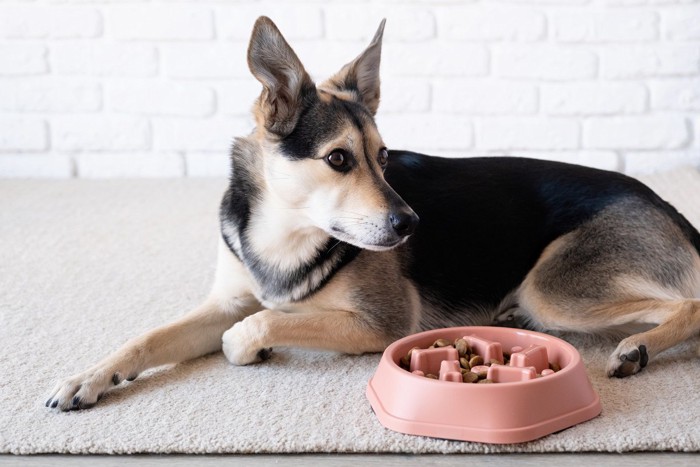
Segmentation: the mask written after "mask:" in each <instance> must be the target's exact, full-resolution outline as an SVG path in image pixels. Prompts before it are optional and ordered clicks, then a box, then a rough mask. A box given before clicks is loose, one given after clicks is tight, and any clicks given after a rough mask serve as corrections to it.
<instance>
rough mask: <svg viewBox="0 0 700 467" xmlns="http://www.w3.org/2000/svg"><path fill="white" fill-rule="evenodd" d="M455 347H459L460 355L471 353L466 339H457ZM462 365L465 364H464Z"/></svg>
mask: <svg viewBox="0 0 700 467" xmlns="http://www.w3.org/2000/svg"><path fill="white" fill-rule="evenodd" d="M455 349H457V353H458V354H459V356H460V357H464V356H465V355H467V354H468V353H469V344H468V343H467V341H466V340H464V339H457V340H456V341H455ZM460 361H461V360H460ZM462 366H464V365H462Z"/></svg>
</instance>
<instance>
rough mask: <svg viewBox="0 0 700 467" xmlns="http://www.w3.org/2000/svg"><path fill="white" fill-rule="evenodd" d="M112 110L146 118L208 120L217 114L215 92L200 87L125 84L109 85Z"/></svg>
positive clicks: (155, 83) (134, 82) (143, 83)
mask: <svg viewBox="0 0 700 467" xmlns="http://www.w3.org/2000/svg"><path fill="white" fill-rule="evenodd" d="M107 89H108V92H107V97H108V101H109V102H110V107H111V109H112V110H116V111H118V112H127V113H137V114H147V115H176V116H193V117H205V116H208V115H211V114H212V113H214V109H215V104H216V103H215V99H214V97H215V96H214V91H212V90H211V89H209V88H207V87H204V86H202V85H199V84H191V83H188V84H176V83H167V82H166V83H164V82H161V81H155V80H151V81H143V80H138V81H134V80H122V81H118V82H116V83H113V84H110V85H109V87H108V88H107Z"/></svg>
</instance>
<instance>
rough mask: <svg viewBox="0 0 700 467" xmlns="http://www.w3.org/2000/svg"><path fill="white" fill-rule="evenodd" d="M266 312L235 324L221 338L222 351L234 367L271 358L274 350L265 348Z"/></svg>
mask: <svg viewBox="0 0 700 467" xmlns="http://www.w3.org/2000/svg"><path fill="white" fill-rule="evenodd" d="M263 313H264V311H261V312H259V313H256V314H254V315H252V316H249V317H247V318H246V319H244V320H243V321H239V322H238V323H236V324H234V325H233V326H232V327H231V329H229V330H228V331H226V332H225V333H224V335H223V336H222V337H221V343H222V350H223V351H224V355H226V358H227V359H228V361H229V362H231V363H233V364H234V365H249V364H251V363H257V362H261V361H263V360H267V359H268V358H270V355H271V353H272V349H271V348H269V347H265V345H264V339H265V331H264V327H265V322H264V315H263Z"/></svg>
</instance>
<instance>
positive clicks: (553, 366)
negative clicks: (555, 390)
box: [399, 338, 561, 384]
mask: <svg viewBox="0 0 700 467" xmlns="http://www.w3.org/2000/svg"><path fill="white" fill-rule="evenodd" d="M448 346H451V347H454V348H455V349H457V353H458V354H459V365H460V372H461V373H462V382H464V383H470V384H493V383H494V381H493V380H491V379H488V378H487V377H486V376H487V374H488V369H489V367H490V366H492V365H501V362H500V361H499V360H496V359H491V360H490V361H488V362H484V359H483V357H482V356H481V355H478V354H476V353H472V349H471V348H470V347H469V342H467V340H466V339H462V338H459V339H455V340H454V341H450V340H449V339H437V340H436V341H435V342H433V343H432V345H430V346H429V347H428V348H430V347H434V348H440V347H448ZM421 348H422V347H413V348H412V349H411V350H409V351H408V353H407V354H406V355H404V356H403V357H401V359H400V360H399V365H400V366H401V368H403V369H405V370H409V368H410V366H411V355H412V354H413V351H414V350H415V349H421ZM522 350H523V349H522V347H513V348H512V349H511V352H513V353H514V352H520V351H522ZM510 356H511V354H510V353H507V352H504V353H503V364H504V365H508V364H509V363H510ZM559 370H561V366H560V365H558V364H557V363H554V362H550V363H549V369H546V370H543V371H542V373H541V374H539V375H537V376H538V377H541V376H545V375H550V374H552V373H556V372H557V371H559ZM414 374H418V375H420V376H422V375H423V372H422V371H415V372H414ZM425 377H426V378H429V379H440V378H439V377H438V376H436V375H434V374H432V373H428V374H426V375H425Z"/></svg>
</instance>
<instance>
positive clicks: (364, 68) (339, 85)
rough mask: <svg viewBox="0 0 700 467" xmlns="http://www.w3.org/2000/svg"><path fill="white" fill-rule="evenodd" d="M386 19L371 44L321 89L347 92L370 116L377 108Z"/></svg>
mask: <svg viewBox="0 0 700 467" xmlns="http://www.w3.org/2000/svg"><path fill="white" fill-rule="evenodd" d="M385 23H386V19H383V20H382V22H381V23H379V28H378V29H377V32H376V34H375V35H374V38H373V39H372V42H371V43H370V44H369V46H368V47H367V48H366V49H365V50H364V52H362V53H361V54H360V55H359V56H358V57H357V58H356V59H355V60H353V61H352V62H350V63H348V64H347V65H345V66H344V67H343V68H341V70H340V71H339V72H338V73H336V74H335V75H334V76H333V77H331V78H330V79H329V80H328V81H326V82H325V83H324V84H323V85H321V87H326V88H330V89H334V90H337V91H341V92H349V93H351V94H353V95H354V98H355V100H357V101H358V102H360V103H361V104H364V105H365V106H366V107H367V108H368V109H369V111H370V112H371V113H372V115H375V114H376V113H377V109H378V108H379V63H380V61H381V57H382V37H383V35H384V24H385Z"/></svg>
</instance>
